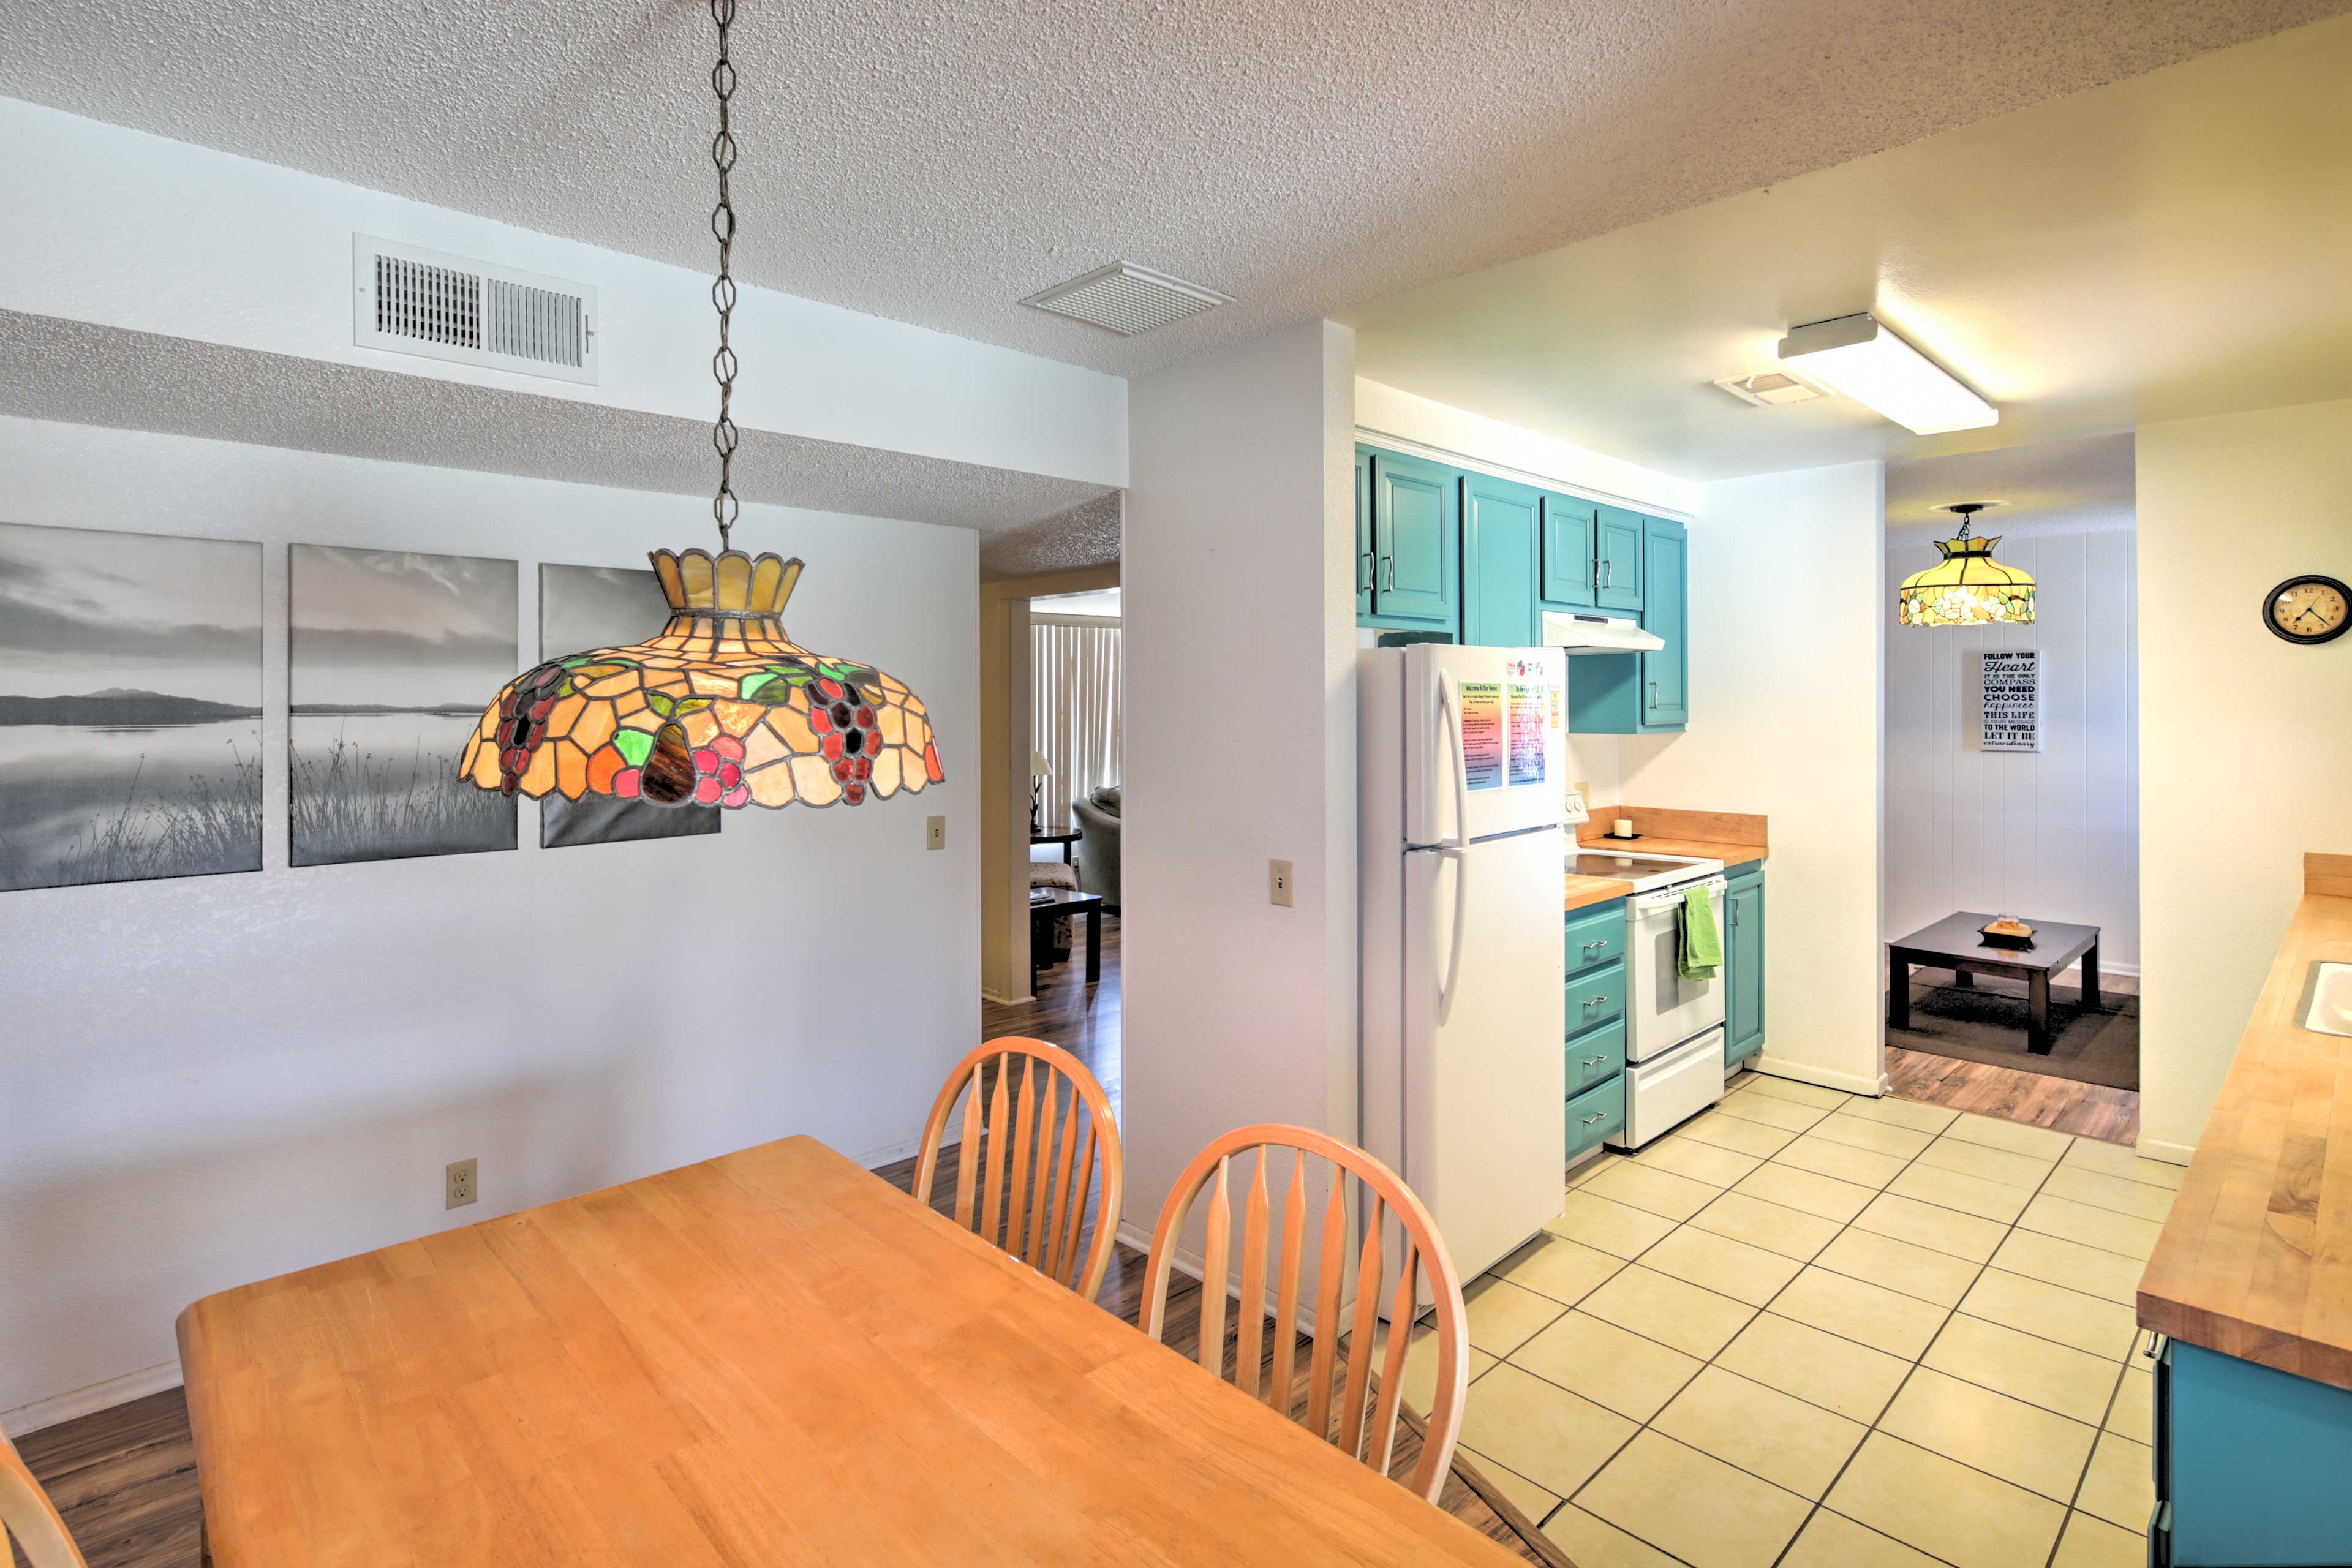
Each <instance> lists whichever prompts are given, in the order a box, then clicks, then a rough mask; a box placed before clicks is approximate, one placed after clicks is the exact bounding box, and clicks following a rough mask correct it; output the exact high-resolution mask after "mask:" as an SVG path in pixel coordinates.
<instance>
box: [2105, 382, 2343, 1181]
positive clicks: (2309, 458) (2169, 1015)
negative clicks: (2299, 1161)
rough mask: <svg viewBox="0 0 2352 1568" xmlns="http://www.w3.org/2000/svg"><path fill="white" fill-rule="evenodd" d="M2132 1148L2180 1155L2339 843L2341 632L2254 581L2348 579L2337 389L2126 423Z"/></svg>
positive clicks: (2201, 1124) (2186, 1148)
mask: <svg viewBox="0 0 2352 1568" xmlns="http://www.w3.org/2000/svg"><path fill="white" fill-rule="evenodd" d="M2137 469H2138V473H2137V484H2138V490H2139V602H2140V610H2141V615H2142V616H2143V617H2144V623H2143V624H2144V625H2145V626H2147V631H2148V635H2147V636H2145V637H2142V638H2141V639H2140V645H2139V686H2140V788H2141V803H2142V807H2143V809H2142V811H2141V814H2140V866H2141V870H2140V876H2141V887H2140V934H2141V951H2142V953H2143V956H2144V971H2145V973H2144V977H2143V980H2142V987H2141V1014H2142V1024H2141V1036H2140V1086H2141V1087H2140V1096H2141V1098H2140V1147H2141V1149H2142V1150H2144V1151H2145V1152H2148V1153H2150V1154H2152V1155H2155V1156H2157V1157H2158V1158H2169V1159H2186V1158H2187V1157H2188V1154H2189V1149H2190V1148H2191V1147H2192V1146H2193V1145H2194V1144H2195V1143H2196V1142H2197V1139H2198V1136H2199V1134H2200V1132H2201V1131H2202V1130H2203V1128H2204V1125H2205V1119H2206V1117H2207V1115H2208V1114H2209V1113H2210V1111H2211V1110H2212V1108H2213V1100H2214V1097H2215V1095H2216V1094H2218V1093H2219V1092H2220V1089H2221V1079H2222V1077H2223V1075H2224V1074H2225V1073H2226V1072H2227V1071H2228V1068H2229V1065H2230V1059H2231V1057H2232V1055H2234V1054H2235V1052H2236V1049H2237V1045H2238V1038H2239V1037H2240V1035H2241V1034H2242V1032H2243V1031H2244V1029H2245V1026H2246V1020H2247V1017H2248V1016H2249V1015H2250V1014H2251V1013H2252V1011H2253V1005H2254V999H2255V997H2256V996H2257V995H2258V994H2260V993H2261V991H2262V984H2263V975H2264V973H2265V972H2266V971H2267V970H2268V968H2269V966H2270V963H2271V960H2272V959H2273V957H2274V956H2276V953H2277V951H2278V944H2279V941H2280V939H2281V938H2282V937H2283V936H2284V934H2285V931H2286V924H2287V921H2288V918H2289V917H2290V916H2291V915H2292V914H2293V912H2294V906H2295V900H2296V899H2297V898H2298V896H2299V895H2300V893H2301V891H2302V884H2303V856H2304V852H2305V851H2306V850H2313V849H2316V850H2321V851H2325V852H2327V853H2333V854H2347V853H2352V722H2347V715H2352V637H2343V638H2339V639H2337V640H2336V641H2335V642H2332V643H2329V644H2326V646H2324V647H2315V648H2313V647H2293V646H2291V645H2289V644H2287V643H2285V642H2283V641H2281V640H2280V639H2279V638H2277V637H2273V636H2272V635H2271V634H2270V633H2269V632H2268V631H2267V630H2265V629H2264V628H2263V625H2262V622H2261V620H2260V618H2259V611H2260V607H2261V605H2262V602H2263V598H2264V597H2265V595H2267V594H2268V592H2269V590H2270V589H2271V588H2272V587H2273V586H2274V585H2276V584H2279V583H2280V582H2282V581H2284V579H2286V578H2288V577H2292V576H2295V575H2298V574H2304V573H2309V572H2318V573H2324V574H2327V575H2329V576H2332V577H2337V578H2342V579H2346V580H2352V401H2347V402H2338V403H2321V404H2308V405H2303V406H2301V407H2294V408H2274V409H2269V410H2266V411H2264V412H2262V413H2257V414H2236V415H2231V416H2225V417H2222V418H2216V419H2195V420H2184V421H2181V422H2179V423H2176V424H2170V425H2155V426H2142V428H2141V429H2140V432H2139V443H2138V463H2137Z"/></svg>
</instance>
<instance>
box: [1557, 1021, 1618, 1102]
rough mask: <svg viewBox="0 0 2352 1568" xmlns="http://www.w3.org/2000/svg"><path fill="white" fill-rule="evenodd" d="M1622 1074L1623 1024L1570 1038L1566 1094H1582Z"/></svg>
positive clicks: (1612, 1025) (1589, 1030)
mask: <svg viewBox="0 0 2352 1568" xmlns="http://www.w3.org/2000/svg"><path fill="white" fill-rule="evenodd" d="M1624 1070H1625V1020H1624V1019H1622V1018H1620V1019H1618V1020H1616V1021H1615V1022H1614V1023H1610V1024H1603V1025H1601V1027H1599V1028H1597V1029H1587V1030H1585V1031H1584V1033H1582V1034H1580V1035H1573V1036H1570V1037H1569V1042H1568V1092H1569V1093H1570V1095H1571V1096H1574V1095H1579V1094H1582V1093H1583V1092H1584V1091H1585V1090H1586V1089H1591V1087H1592V1086H1593V1085H1594V1084H1596V1083H1605V1082H1607V1081H1608V1080H1609V1079H1612V1078H1615V1077H1616V1076H1617V1075H1618V1074H1619V1073H1621V1072H1623V1071H1624Z"/></svg>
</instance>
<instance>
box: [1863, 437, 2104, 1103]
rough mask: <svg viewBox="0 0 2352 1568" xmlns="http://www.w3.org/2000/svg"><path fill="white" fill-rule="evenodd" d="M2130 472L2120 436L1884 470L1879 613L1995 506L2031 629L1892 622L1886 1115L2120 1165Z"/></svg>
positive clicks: (1983, 522) (1997, 532)
mask: <svg viewBox="0 0 2352 1568" xmlns="http://www.w3.org/2000/svg"><path fill="white" fill-rule="evenodd" d="M2132 465H2133V440H2132V437H2131V436H2130V434H2129V433H2128V432H2126V433H2125V434H2122V435H2116V436H2105V437H2094V438H2091V439H2088V440H2080V441H2065V442H2050V443H2044V444H2042V445H2038V446H2029V447H2010V448H2006V449H2003V450H2000V451H1993V452H1981V453H1969V454H1965V455H1961V456H1957V457H1945V458H1920V459H1917V460H1915V461H1909V462H1895V463H1889V464H1888V465H1887V469H1886V516H1887V535H1886V547H1887V548H1886V576H1887V583H1886V592H1887V595H1888V598H1889V602H1890V604H1891V603H1892V602H1893V598H1894V595H1895V591H1896V589H1897V588H1898V587H1899V586H1900V584H1902V582H1903V580H1904V579H1905V578H1906V577H1907V576H1909V575H1910V574H1912V573H1914V572H1916V571H1918V570H1919V569H1920V568H1922V567H1925V566H1927V565H1929V564H1931V563H1934V562H1935V561H1936V560H1937V540H1939V539H1948V538H1951V537H1953V536H1954V535H1955V534H1957V533H1958V527H1957V526H1956V524H1957V522H1958V517H1957V516H1955V515H1954V514H1953V513H1952V512H1951V511H1950V510H1948V509H1949V508H1950V507H1951V506H1953V505H1954V504H1955V503H1970V502H1980V501H1992V502H1996V503H1998V504H1996V505H1994V506H1991V507H1990V508H1988V509H1987V510H1984V511H1983V512H1981V513H1979V514H1978V515H1977V517H1976V518H1975V520H1974V521H1975V525H1976V530H1975V531H1976V532H1977V533H1978V534H1979V535H1990V536H1996V537H1998V538H1999V540H2000V544H1999V559H2000V562H2001V563H2003V564H2004V565H2006V566H2009V567H2011V568H2021V569H2022V570H2024V571H2025V572H2028V573H2030V574H2032V576H2033V578H2034V580H2035V583H2034V608H2035V614H2034V618H2033V619H2032V621H2031V622H2028V623H2024V624H2004V623H1993V624H1987V625H1976V626H1935V625H1930V626H1906V625H1904V624H1902V623H1901V622H1900V621H1899V620H1898V619H1897V618H1896V616H1895V615H1894V614H1893V613H1892V612H1891V611H1890V613H1889V615H1888V616H1887V621H1886V629H1885V648H1886V685H1885V704H1886V708H1885V748H1886V750H1885V757H1886V854H1885V864H1884V870H1883V873H1882V875H1883V877H1884V879H1885V886H1884V894H1885V897H1884V900H1883V907H1884V910H1885V925H1884V930H1883V931H1882V933H1881V934H1882V936H1883V938H1884V940H1885V943H1886V948H1885V964H1886V967H1885V974H1886V982H1885V984H1886V994H1885V1000H1886V1010H1885V1042H1886V1052H1885V1072H1886V1078H1887V1082H1888V1085H1889V1088H1890V1089H1891V1090H1892V1092H1893V1093H1895V1095H1896V1096H1898V1097H1900V1098H1903V1099H1906V1100H1923V1101H1927V1102H1928V1103H1931V1104H1936V1105H1941V1106H1946V1107H1948V1108H1951V1109H1955V1110H1971V1111H1976V1112H1979V1114H1983V1115H1988V1116H1995V1117H2000V1118H2003V1119H2005V1120H2009V1121H2021V1122H2027V1123H2031V1124H2033V1125H2036V1126H2042V1127H2049V1128H2052V1129H2054V1130H2056V1131H2065V1132H2075V1133H2083V1134H2086V1135H2088V1136H2091V1137H2095V1138H2103V1139H2106V1140H2109V1141H2112V1142H2126V1143H2128V1142H2133V1141H2134V1140H2135V1139H2136V1138H2137V1132H2138V1126H2139V981H2140V976H2139V776H2138V755H2139V744H2138V723H2139V689H2138V643H2137V636H2138V627H2137V604H2136V596H2135V589H2136V583H2137V565H2136V560H2135V547H2136V531H2135V523H2136V514H2135V510H2134V494H2133V467H2132ZM2000 917H2010V918H2011V920H2012V921H2014V922H2015V923H2014V925H2013V926H2004V925H1998V924H1995V922H1996V921H1997V920H1998V919H1999V918H2000ZM1988 926H1991V927H1992V928H1993V929H1992V930H1991V931H1990V933H1988V932H1987V931H1986V929H1985V928H1987V927H1988ZM2018 928H2022V929H2018Z"/></svg>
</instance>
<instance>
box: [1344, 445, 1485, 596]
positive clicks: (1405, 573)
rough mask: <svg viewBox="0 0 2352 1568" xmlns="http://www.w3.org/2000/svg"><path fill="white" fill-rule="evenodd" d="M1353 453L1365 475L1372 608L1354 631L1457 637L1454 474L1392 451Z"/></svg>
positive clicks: (1457, 488) (1458, 518)
mask: <svg viewBox="0 0 2352 1568" xmlns="http://www.w3.org/2000/svg"><path fill="white" fill-rule="evenodd" d="M1359 453H1360V455H1362V456H1366V457H1369V458H1370V470H1371V541H1370V543H1371V556H1372V561H1371V580H1372V581H1371V608H1370V613H1368V614H1366V615H1365V616H1363V617H1362V620H1361V624H1362V625H1365V626H1390V627H1395V628H1398V629H1401V630H1409V631H1443V632H1445V633H1448V634H1453V633H1456V632H1458V631H1459V630H1460V629H1461V619H1462V598H1461V589H1460V582H1459V577H1458V573H1459V571H1460V568H1461V556H1462V512H1461V500H1460V492H1461V483H1460V479H1461V476H1460V474H1459V473H1458V472H1457V471H1456V470H1454V469H1453V468H1445V467H1443V466H1442V465H1440V464H1436V463H1432V462H1426V461H1424V460H1423V459H1422V458H1406V457H1400V456H1398V455H1397V454H1395V453H1393V452H1379V451H1372V452H1365V451H1364V450H1363V449H1362V448H1359ZM1358 580H1359V581H1361V579H1360V578H1359V579H1358Z"/></svg>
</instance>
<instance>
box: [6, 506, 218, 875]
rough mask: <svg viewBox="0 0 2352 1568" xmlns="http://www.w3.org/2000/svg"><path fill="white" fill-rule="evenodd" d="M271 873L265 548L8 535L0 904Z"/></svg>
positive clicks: (57, 531)
mask: <svg viewBox="0 0 2352 1568" xmlns="http://www.w3.org/2000/svg"><path fill="white" fill-rule="evenodd" d="M260 868H261V546H260V545H259V544H256V543H247V542H240V541H235V540H217V539H173V538H169V537H166V536H163V535H161V534H152V533H110V532H104V531H96V530H89V529H78V528H43V527H37V526H35V525H31V524H26V523H14V522H0V890H14V889H26V888H51V887H62V886H67V885H70V884H74V883H82V882H126V881H137V880H142V879H147V878H153V877H200V876H207V875H211V874H214V873H217V872H223V871H257V870H259V869H260Z"/></svg>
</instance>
